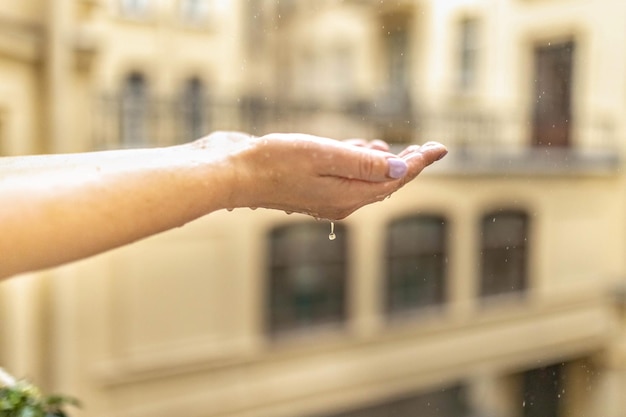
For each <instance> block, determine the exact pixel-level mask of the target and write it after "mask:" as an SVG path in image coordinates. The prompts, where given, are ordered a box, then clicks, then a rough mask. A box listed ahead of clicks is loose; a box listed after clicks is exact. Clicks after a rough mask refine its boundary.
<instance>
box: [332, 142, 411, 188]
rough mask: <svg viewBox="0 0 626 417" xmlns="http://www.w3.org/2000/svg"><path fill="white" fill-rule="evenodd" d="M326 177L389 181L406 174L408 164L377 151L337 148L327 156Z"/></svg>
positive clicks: (393, 156)
mask: <svg viewBox="0 0 626 417" xmlns="http://www.w3.org/2000/svg"><path fill="white" fill-rule="evenodd" d="M325 164H326V166H325V167H324V171H325V172H326V173H327V175H332V176H338V177H344V178H348V179H356V180H361V181H367V182H381V181H391V180H395V179H398V178H402V177H404V176H405V175H406V173H407V172H408V169H409V166H408V163H407V162H406V161H405V160H404V159H402V158H399V157H397V156H395V155H393V154H390V153H388V152H384V151H381V150H377V149H368V148H362V147H353V146H337V147H335V148H334V149H333V150H332V153H329V154H327V158H326V159H325Z"/></svg>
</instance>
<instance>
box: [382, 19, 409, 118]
mask: <svg viewBox="0 0 626 417" xmlns="http://www.w3.org/2000/svg"><path fill="white" fill-rule="evenodd" d="M409 30H410V27H409V23H408V21H407V20H406V19H405V18H403V17H401V16H390V17H389V18H388V19H385V20H384V22H383V31H384V42H385V45H384V46H385V53H386V55H387V56H386V61H387V76H388V78H387V94H388V96H389V97H388V98H389V99H390V100H391V101H392V102H395V101H397V100H401V101H400V102H401V103H406V101H407V94H408V93H407V91H408V88H409V74H410V71H411V69H410V68H409V65H410V63H411V57H410V51H411V48H410V33H409ZM401 106H402V104H401Z"/></svg>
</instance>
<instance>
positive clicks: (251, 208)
mask: <svg viewBox="0 0 626 417" xmlns="http://www.w3.org/2000/svg"><path fill="white" fill-rule="evenodd" d="M256 209H258V207H250V210H256Z"/></svg>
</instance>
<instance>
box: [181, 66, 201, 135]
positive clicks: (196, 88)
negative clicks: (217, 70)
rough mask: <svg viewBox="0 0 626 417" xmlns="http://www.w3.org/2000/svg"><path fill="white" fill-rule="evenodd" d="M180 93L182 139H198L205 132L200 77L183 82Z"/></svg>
mask: <svg viewBox="0 0 626 417" xmlns="http://www.w3.org/2000/svg"><path fill="white" fill-rule="evenodd" d="M182 95H183V97H182V109H181V110H182V118H181V119H182V121H183V131H182V136H183V141H190V140H194V139H198V138H200V137H202V136H204V135H205V134H206V133H207V132H206V129H207V127H206V119H207V117H206V114H207V103H206V101H207V100H206V92H205V88H204V84H203V83H202V81H201V80H200V79H198V78H192V79H190V80H188V81H187V82H185V85H184V87H183V94H182Z"/></svg>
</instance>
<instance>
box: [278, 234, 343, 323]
mask: <svg viewBox="0 0 626 417" xmlns="http://www.w3.org/2000/svg"><path fill="white" fill-rule="evenodd" d="M329 231H330V228H329V225H328V223H313V222H311V223H302V224H296V225H289V226H284V227H279V228H277V229H275V230H273V231H272V232H271V235H270V251H271V253H270V271H269V272H270V276H269V288H268V289H269V296H268V302H269V309H268V313H269V317H268V319H269V320H268V321H269V332H270V333H271V334H273V335H277V334H281V333H285V332H292V331H300V330H310V329H312V328H315V327H319V326H321V325H329V324H337V323H341V322H343V321H344V318H345V310H346V309H345V298H346V235H347V231H346V230H345V228H344V227H343V226H341V225H335V233H336V236H337V237H336V239H335V240H334V241H330V240H329V239H328V234H329Z"/></svg>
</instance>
